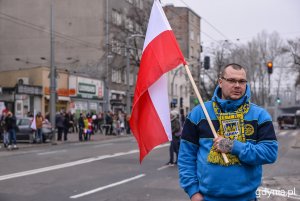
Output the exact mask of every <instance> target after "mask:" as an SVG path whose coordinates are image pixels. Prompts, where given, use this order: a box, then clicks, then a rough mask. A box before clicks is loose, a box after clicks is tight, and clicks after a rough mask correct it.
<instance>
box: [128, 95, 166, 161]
mask: <svg viewBox="0 0 300 201" xmlns="http://www.w3.org/2000/svg"><path fill="white" fill-rule="evenodd" d="M132 117H134V118H131V119H130V128H131V130H132V132H133V133H134V135H135V138H136V139H137V142H138V144H139V149H140V162H141V161H142V160H143V158H144V157H145V156H146V155H147V154H148V153H149V152H150V151H151V150H152V149H153V148H154V147H155V146H157V145H159V144H162V143H164V142H167V141H169V140H168V137H167V135H166V134H165V130H164V127H163V125H162V122H161V120H160V118H159V116H158V114H157V112H156V109H155V107H154V106H153V103H152V101H151V98H150V95H149V93H148V91H146V92H145V93H144V94H143V95H142V96H141V97H140V99H139V101H138V102H137V104H136V105H135V108H134V109H133V111H132ZM141 135H142V136H141Z"/></svg>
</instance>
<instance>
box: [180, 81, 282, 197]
mask: <svg viewBox="0 0 300 201" xmlns="http://www.w3.org/2000/svg"><path fill="white" fill-rule="evenodd" d="M220 97H221V88H219V86H218V87H217V88H216V90H215V92H214V96H213V97H212V100H211V101H208V102H206V103H205V107H206V109H207V111H208V113H209V116H210V118H211V120H212V123H213V125H214V127H215V129H216V130H218V129H219V127H220V125H219V121H218V119H217V117H216V115H215V113H214V109H213V104H212V103H213V102H216V103H217V104H218V106H219V107H220V109H221V110H222V112H234V111H235V110H237V109H238V107H239V106H240V105H242V104H244V103H246V102H249V101H250V87H249V86H248V85H247V87H246V92H245V94H244V96H243V97H241V98H240V99H238V100H223V99H221V98H220ZM244 127H245V130H246V132H245V137H246V142H245V143H243V142H240V141H237V140H234V143H233V148H232V151H231V154H233V155H236V156H237V157H238V159H239V160H240V163H241V164H236V165H230V166H221V165H218V164H212V163H209V162H208V161H207V156H208V154H209V151H210V149H211V148H212V146H213V138H214V136H213V133H212V131H211V129H210V127H209V124H208V122H207V119H206V117H205V115H204V113H203V110H202V108H201V106H200V105H198V106H196V107H195V108H194V109H193V110H192V111H191V112H190V114H189V115H188V117H187V119H186V121H185V124H184V127H183V131H182V136H181V144H180V151H179V158H178V170H179V181H180V185H181V187H182V188H183V189H184V190H185V191H186V193H187V194H188V195H189V196H190V197H192V196H193V195H194V194H195V193H197V192H200V193H201V194H202V195H203V196H204V200H222V201H226V200H235V201H239V200H241V201H246V200H251V199H254V198H255V197H256V194H255V192H256V189H257V188H258V186H259V185H260V183H261V177H262V165H263V164H268V163H273V162H275V160H276V158H277V150H278V144H277V139H276V136H275V131H274V127H273V124H272V119H271V117H270V115H269V114H268V113H267V111H266V110H264V109H263V108H261V107H259V106H257V105H255V104H253V103H250V108H249V111H248V113H246V114H245V115H244Z"/></svg>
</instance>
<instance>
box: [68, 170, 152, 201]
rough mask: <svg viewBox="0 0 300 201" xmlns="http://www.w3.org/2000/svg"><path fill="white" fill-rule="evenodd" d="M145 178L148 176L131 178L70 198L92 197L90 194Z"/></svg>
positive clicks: (142, 175) (141, 175)
mask: <svg viewBox="0 0 300 201" xmlns="http://www.w3.org/2000/svg"><path fill="white" fill-rule="evenodd" d="M144 176H146V175H145V174H140V175H137V176H135V177H131V178H128V179H124V180H122V181H119V182H116V183H112V184H109V185H107V186H102V187H99V188H96V189H93V190H90V191H87V192H84V193H81V194H77V195H73V196H70V198H71V199H76V198H80V197H83V196H87V195H90V194H93V193H96V192H99V191H102V190H105V189H108V188H112V187H115V186H118V185H121V184H124V183H127V182H130V181H133V180H136V179H139V178H141V177H144Z"/></svg>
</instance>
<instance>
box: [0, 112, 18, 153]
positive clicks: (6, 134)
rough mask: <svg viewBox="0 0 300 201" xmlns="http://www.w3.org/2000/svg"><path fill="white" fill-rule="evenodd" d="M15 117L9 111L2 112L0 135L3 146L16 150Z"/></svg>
mask: <svg viewBox="0 0 300 201" xmlns="http://www.w3.org/2000/svg"><path fill="white" fill-rule="evenodd" d="M16 122H17V120H16V117H15V115H14V114H13V113H12V112H11V111H9V110H3V111H2V114H1V118H0V134H1V136H2V137H3V144H4V147H5V148H8V149H18V147H17V139H16V125H17V124H16Z"/></svg>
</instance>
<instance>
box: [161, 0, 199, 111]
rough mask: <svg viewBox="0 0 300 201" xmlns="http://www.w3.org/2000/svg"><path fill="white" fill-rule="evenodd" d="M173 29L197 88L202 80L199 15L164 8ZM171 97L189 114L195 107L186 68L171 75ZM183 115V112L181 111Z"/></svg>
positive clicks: (183, 10)
mask: <svg viewBox="0 0 300 201" xmlns="http://www.w3.org/2000/svg"><path fill="white" fill-rule="evenodd" d="M164 10H165V13H166V16H167V18H168V20H169V22H170V25H171V28H172V30H173V32H174V34H175V36H176V39H177V41H178V43H179V46H180V49H181V51H182V53H183V55H184V57H185V59H186V60H187V61H188V64H189V68H190V71H191V73H192V76H193V78H194V81H195V83H196V85H197V86H199V78H200V56H201V50H202V48H201V43H200V21H201V18H200V16H199V15H198V14H196V13H195V12H194V11H192V10H191V9H189V8H186V7H175V6H173V5H166V6H165V7H164ZM169 83H170V84H169V86H170V89H171V90H169V97H170V100H172V103H176V108H180V109H181V110H182V109H183V110H184V114H187V113H188V111H190V110H191V109H192V108H193V107H194V106H195V103H194V102H193V100H194V99H195V95H194V90H193V89H192V87H191V84H190V81H189V79H188V78H187V75H186V72H185V69H184V67H180V68H179V69H175V70H174V71H172V72H171V74H170V75H169ZM181 113H182V111H181Z"/></svg>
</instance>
